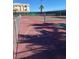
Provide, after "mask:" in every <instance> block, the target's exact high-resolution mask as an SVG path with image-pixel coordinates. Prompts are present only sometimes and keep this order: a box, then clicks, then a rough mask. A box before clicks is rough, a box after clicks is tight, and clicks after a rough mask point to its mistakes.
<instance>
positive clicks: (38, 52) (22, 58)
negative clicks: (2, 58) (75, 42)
mask: <svg viewBox="0 0 79 59" xmlns="http://www.w3.org/2000/svg"><path fill="white" fill-rule="evenodd" d="M16 20H17V19H16ZM18 22H19V25H18V26H19V27H18V28H17V30H18V42H19V43H18V50H17V58H18V59H42V58H45V59H47V58H49V56H46V55H47V53H48V54H49V55H50V56H54V57H51V58H56V57H57V56H58V57H60V58H61V59H64V58H65V53H66V51H65V49H66V47H65V44H66V40H65V39H66V38H65V36H66V28H65V26H66V19H65V18H62V17H60V18H58V17H56V16H45V17H44V16H21V17H20V20H18V21H17V22H16V23H18ZM15 50H16V49H14V56H15V55H16V51H15ZM56 51H57V52H56ZM50 52H51V53H53V52H54V54H56V55H53V54H50ZM40 56H41V57H40Z"/></svg>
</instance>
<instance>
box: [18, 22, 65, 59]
mask: <svg viewBox="0 0 79 59" xmlns="http://www.w3.org/2000/svg"><path fill="white" fill-rule="evenodd" d="M31 26H34V28H35V29H36V30H37V31H38V32H40V33H42V34H41V35H34V36H31V35H22V34H19V37H22V39H24V40H21V41H20V42H19V43H33V44H34V45H41V46H43V47H47V48H46V50H45V51H42V52H40V53H38V54H35V55H32V56H30V57H24V58H21V59H66V33H65V32H59V31H58V30H59V29H62V28H59V27H57V26H56V25H55V24H52V23H46V24H32V25H31ZM43 28H47V29H52V30H54V31H47V30H43ZM39 29H41V30H39ZM63 30H65V29H63ZM53 46H54V47H53ZM33 52H35V51H33Z"/></svg>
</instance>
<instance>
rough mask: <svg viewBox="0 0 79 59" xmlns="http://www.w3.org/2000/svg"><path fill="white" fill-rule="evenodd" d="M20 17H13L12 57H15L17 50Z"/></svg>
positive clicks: (15, 58)
mask: <svg viewBox="0 0 79 59" xmlns="http://www.w3.org/2000/svg"><path fill="white" fill-rule="evenodd" d="M20 17H21V16H17V17H13V52H14V55H15V56H14V58H13V59H17V50H18V32H19V23H20Z"/></svg>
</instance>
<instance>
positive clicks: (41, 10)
mask: <svg viewBox="0 0 79 59" xmlns="http://www.w3.org/2000/svg"><path fill="white" fill-rule="evenodd" d="M43 9H44V6H43V4H41V5H40V12H43Z"/></svg>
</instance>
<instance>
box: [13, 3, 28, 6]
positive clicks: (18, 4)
mask: <svg viewBox="0 0 79 59" xmlns="http://www.w3.org/2000/svg"><path fill="white" fill-rule="evenodd" d="M13 5H28V6H29V5H30V4H24V3H13Z"/></svg>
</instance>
